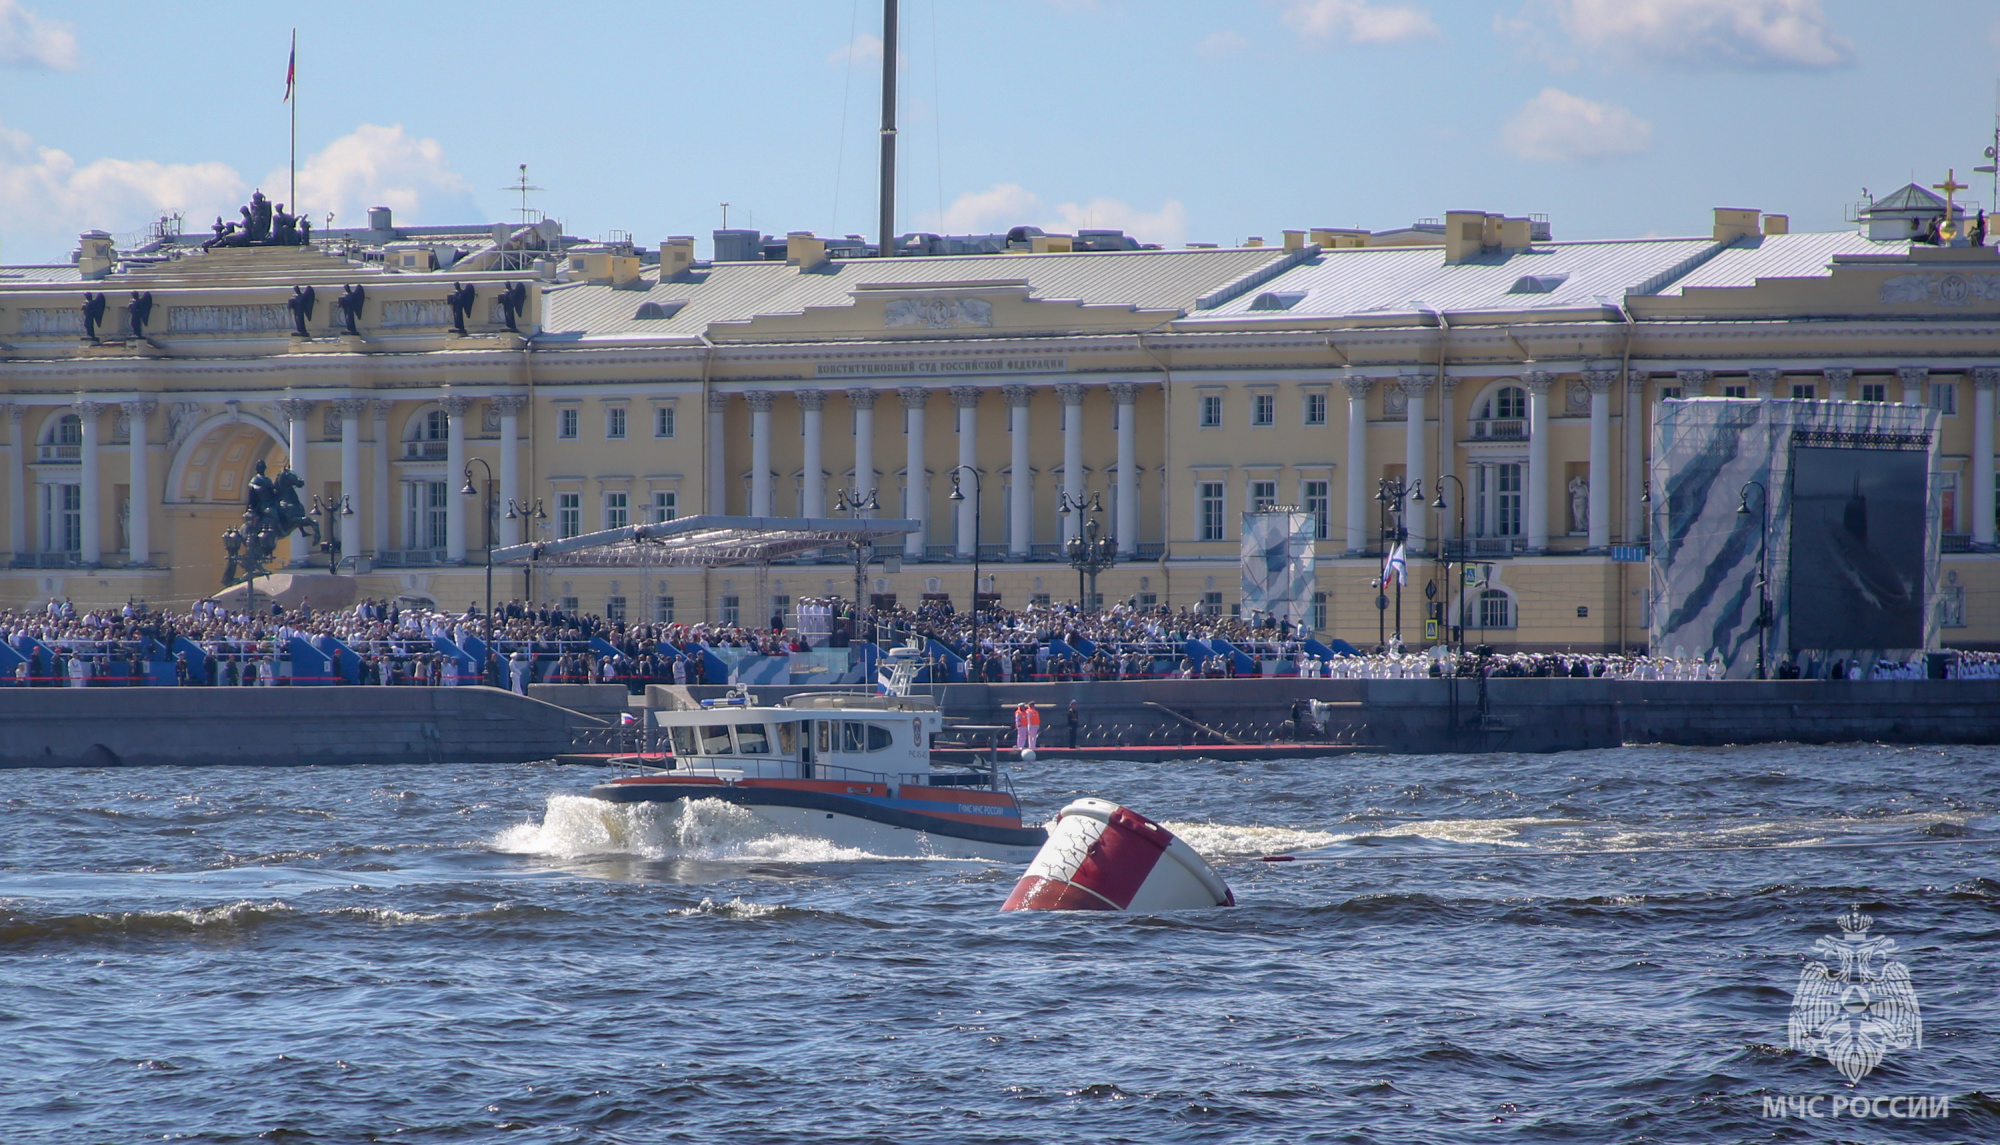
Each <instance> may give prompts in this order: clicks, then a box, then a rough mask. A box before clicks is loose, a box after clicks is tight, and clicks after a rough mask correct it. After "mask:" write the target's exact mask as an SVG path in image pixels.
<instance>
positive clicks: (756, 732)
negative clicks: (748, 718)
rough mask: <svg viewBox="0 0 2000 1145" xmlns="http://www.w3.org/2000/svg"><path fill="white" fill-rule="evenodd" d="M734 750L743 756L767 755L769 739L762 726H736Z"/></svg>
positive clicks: (769, 746) (768, 752)
mask: <svg viewBox="0 0 2000 1145" xmlns="http://www.w3.org/2000/svg"><path fill="white" fill-rule="evenodd" d="M736 750H738V751H740V752H742V753H743V754H744V755H769V754H770V753H771V737H770V734H769V733H767V732H766V731H765V730H764V725H763V724H737V725H736Z"/></svg>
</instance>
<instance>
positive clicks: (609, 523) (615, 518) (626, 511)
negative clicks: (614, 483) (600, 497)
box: [604, 493, 632, 529]
mask: <svg viewBox="0 0 2000 1145" xmlns="http://www.w3.org/2000/svg"><path fill="white" fill-rule="evenodd" d="M631 523H632V506H631V503H630V495H629V494H626V493H606V494H605V495H604V527H605V528H607V529H622V528H624V527H625V526H627V525H629V524H631Z"/></svg>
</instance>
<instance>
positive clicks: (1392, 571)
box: [1382, 541, 1410, 585]
mask: <svg viewBox="0 0 2000 1145" xmlns="http://www.w3.org/2000/svg"><path fill="white" fill-rule="evenodd" d="M1391 576H1394V577H1395V578H1396V583H1397V584H1398V585H1405V584H1408V583H1410V566H1409V561H1408V560H1407V559H1405V558H1404V556H1403V543H1402V542H1401V541H1398V542H1396V547H1395V548H1393V549H1390V550H1389V557H1388V559H1387V560H1385V561H1383V562H1382V583H1383V584H1384V585H1387V584H1388V583H1389V578H1390V577H1391Z"/></svg>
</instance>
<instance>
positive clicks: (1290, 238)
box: [1285, 231, 1306, 250]
mask: <svg viewBox="0 0 2000 1145" xmlns="http://www.w3.org/2000/svg"><path fill="white" fill-rule="evenodd" d="M1285 249H1286V250H1304V249H1306V233H1305V232H1304V231H1286V232H1285Z"/></svg>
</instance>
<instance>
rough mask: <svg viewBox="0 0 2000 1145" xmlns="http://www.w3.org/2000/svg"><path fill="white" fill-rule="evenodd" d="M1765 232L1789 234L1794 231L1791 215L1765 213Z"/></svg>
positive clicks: (1768, 233)
mask: <svg viewBox="0 0 2000 1145" xmlns="http://www.w3.org/2000/svg"><path fill="white" fill-rule="evenodd" d="M1764 233H1765V234H1767V235H1788V234H1791V233H1792V217H1791V216H1790V215H1765V216H1764Z"/></svg>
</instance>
